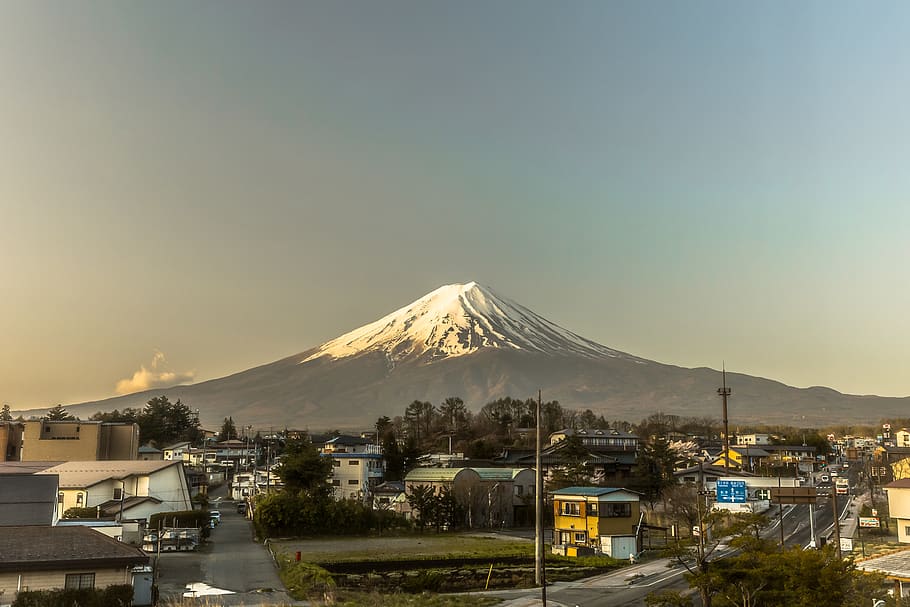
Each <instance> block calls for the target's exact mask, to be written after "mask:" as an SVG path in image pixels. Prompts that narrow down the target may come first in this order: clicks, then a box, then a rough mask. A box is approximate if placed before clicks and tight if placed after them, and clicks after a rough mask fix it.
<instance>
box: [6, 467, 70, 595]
mask: <svg viewBox="0 0 910 607" xmlns="http://www.w3.org/2000/svg"><path fill="white" fill-rule="evenodd" d="M58 483H59V477H58V476H57V475H56V474H47V475H40V476H39V475H35V474H8V473H6V474H4V473H0V527H13V526H22V525H55V524H57V520H58V518H59V517H58V515H57V486H58ZM0 603H2V597H0Z"/></svg>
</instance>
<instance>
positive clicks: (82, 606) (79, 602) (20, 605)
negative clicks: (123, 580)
mask: <svg viewBox="0 0 910 607" xmlns="http://www.w3.org/2000/svg"><path fill="white" fill-rule="evenodd" d="M132 602H133V587H132V586H130V585H129V584H118V585H114V586H108V587H107V588H101V589H94V588H81V589H79V590H75V589H68V590H27V591H25V592H20V593H19V594H18V595H17V596H16V600H15V601H13V607H129V605H130V604H132Z"/></svg>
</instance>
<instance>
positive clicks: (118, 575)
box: [0, 525, 149, 604]
mask: <svg viewBox="0 0 910 607" xmlns="http://www.w3.org/2000/svg"><path fill="white" fill-rule="evenodd" d="M148 562H149V557H148V555H147V554H145V553H144V552H142V551H141V550H139V549H138V548H135V547H133V546H130V545H128V544H124V543H122V542H118V541H117V540H115V539H113V538H110V537H108V536H106V535H103V534H101V533H98V532H97V531H95V530H93V529H90V528H88V527H82V526H73V527H69V526H67V527H51V526H38V525H36V526H22V527H0V603H3V604H10V603H12V602H13V601H15V599H16V596H17V594H18V592H19V591H21V590H25V589H27V590H52V589H56V588H98V589H101V588H106V587H108V586H112V585H115V584H132V583H133V573H132V572H133V568H135V567H139V566H143V565H148Z"/></svg>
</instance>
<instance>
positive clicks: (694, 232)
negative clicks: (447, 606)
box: [0, 0, 910, 408]
mask: <svg viewBox="0 0 910 607" xmlns="http://www.w3.org/2000/svg"><path fill="white" fill-rule="evenodd" d="M908 23H910V5H907V4H906V3H901V2H893V3H886V2H873V3H828V2H802V3H798V4H797V5H793V4H790V3H783V2H764V3H744V2H739V3H730V2H721V1H718V2H677V3H668V2H640V1H635V2H632V1H629V2H606V1H598V2H587V3H586V2H572V3H554V2H524V1H523V2H518V1H511V2H493V3H491V2H429V1H426V0H414V1H413V2H388V1H384V2H374V1H363V2H353V1H351V2H334V1H328V0H327V1H325V2H297V3H295V2H272V3H269V2H255V3H249V2H221V1H219V2H214V1H212V2H192V3H187V2H145V3H124V2H116V1H111V2H81V3H59V2H34V1H31V0H29V1H7V2H3V3H2V4H0V79H2V93H0V287H2V288H0V293H2V296H0V401H3V402H9V403H10V404H11V405H12V406H13V408H25V407H31V406H47V405H49V404H54V403H57V402H64V403H67V402H75V401H79V400H85V399H89V398H98V397H104V396H108V395H113V394H114V393H115V390H116V389H117V385H118V382H121V381H126V382H127V383H126V384H125V385H124V388H123V389H128V388H129V385H130V382H133V383H134V384H135V385H136V386H141V385H155V382H158V381H162V380H166V379H167V378H168V377H172V378H177V379H189V378H191V377H192V378H194V379H195V380H197V381H198V380H202V379H210V378H213V377H219V376H221V375H225V374H227V373H230V372H234V371H238V370H242V369H245V368H248V367H250V366H253V365H257V364H261V363H265V362H269V361H272V360H275V359H277V358H279V357H282V356H285V355H288V354H292V353H294V352H298V351H302V350H305V349H307V348H309V347H312V346H315V345H317V344H318V343H320V342H322V341H324V340H326V339H329V338H332V337H335V336H337V335H339V334H341V333H343V332H345V331H348V330H350V329H352V328H354V327H357V326H360V325H362V324H365V323H367V322H369V321H372V320H375V319H376V318H378V317H380V316H382V315H384V314H386V313H388V312H390V311H392V310H393V309H395V308H397V307H399V306H401V305H403V304H405V303H408V302H409V301H411V300H413V299H416V298H417V297H419V296H421V295H423V294H424V293H426V292H428V291H430V290H432V289H434V288H436V287H438V286H440V285H442V284H447V283H453V282H467V281H470V280H476V281H478V282H480V283H482V284H484V285H487V286H489V287H491V288H493V289H494V290H495V291H497V292H498V293H500V294H502V295H505V296H507V297H510V298H512V299H514V300H516V301H518V302H520V303H522V304H524V305H526V306H528V307H530V308H531V309H533V310H535V311H537V312H538V313H540V314H542V315H544V316H545V317H547V318H549V319H550V320H552V321H554V322H556V323H558V324H560V325H562V326H564V327H566V328H568V329H570V330H573V331H575V332H576V333H579V334H581V335H584V336H586V337H588V338H590V339H593V340H595V341H598V342H600V343H603V344H605V345H607V346H610V347H613V348H617V349H620V350H625V351H627V352H631V353H633V354H636V355H639V356H643V357H646V358H651V359H654V360H659V361H662V362H668V363H673V364H678V365H682V366H702V365H705V366H711V367H714V368H719V367H720V365H721V361H722V360H726V364H727V368H728V369H731V370H734V371H738V372H743V373H749V374H753V375H761V376H765V377H771V378H774V379H778V380H781V381H784V382H786V383H788V384H791V385H796V386H808V385H828V386H831V387H833V388H836V389H838V390H842V391H847V392H854V393H876V394H885V395H908V394H910V374H908V373H907V371H908V368H907V367H908V361H910V320H908V311H910V281H908V280H907V277H906V274H907V270H906V268H907V263H908V260H910V230H908V228H910V204H908V194H910V171H908V170H907V167H906V163H907V158H910V153H908V152H910V150H908V147H910V128H908V126H910V112H908V111H907V108H908V107H910V90H908V86H910V80H908V79H907V74H908V73H910V65H908V63H910V37H908V36H907V35H906V34H907V24H908ZM156 352H160V353H162V354H163V357H162V356H161V355H158V354H156ZM153 357H154V358H153ZM143 369H144V371H143ZM166 372H168V373H173V375H172V376H166V377H162V373H166ZM734 389H735V388H734ZM554 397H557V396H556V395H554ZM705 398H713V396H712V395H710V394H707V395H705Z"/></svg>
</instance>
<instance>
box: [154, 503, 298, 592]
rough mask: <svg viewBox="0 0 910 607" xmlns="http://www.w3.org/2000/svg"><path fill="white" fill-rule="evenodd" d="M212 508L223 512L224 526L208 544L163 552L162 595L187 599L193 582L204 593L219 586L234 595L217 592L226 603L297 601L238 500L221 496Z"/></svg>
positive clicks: (217, 530)
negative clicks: (238, 507)
mask: <svg viewBox="0 0 910 607" xmlns="http://www.w3.org/2000/svg"><path fill="white" fill-rule="evenodd" d="M212 509H213V510H214V509H218V510H220V511H221V524H220V525H218V526H217V527H215V528H214V529H212V530H211V531H212V533H211V535H210V536H209V539H208V542H207V543H206V544H205V545H204V546H203V547H201V548H200V549H199V550H198V551H196V552H165V553H162V554H161V561H160V568H159V577H158V589H159V594H160V597H161V598H162V599H165V598H178V597H182V596H183V594H184V593H185V592H187V589H188V587H190V585H193V588H198V589H199V590H198V593H197V594H198V595H200V596H201V595H204V594H207V593H213V594H215V593H217V590H222V591H225V590H226V591H230V592H232V593H234V594H225V595H220V596H218V602H219V604H222V605H239V604H243V605H246V606H247V607H251V606H253V605H258V604H261V603H264V604H269V605H272V604H275V603H279V604H283V603H287V604H294V602H293V601H292V600H291V599H290V598H289V597H288V595H287V593H286V592H285V591H284V586H283V585H282V584H281V580H280V579H279V578H278V573H277V570H276V568H275V564H274V562H273V561H272V557H271V554H270V553H269V551H268V550H267V549H266V548H265V547H263V546H262V545H261V544H258V543H256V542H255V541H254V540H253V528H252V523H250V522H249V521H248V520H247V519H246V518H244V516H243V515H241V514H237V510H236V507H235V504H234V502H231V501H224V500H221V501H219V502H217V503H213V506H212ZM208 587H211V588H213V589H215V590H208Z"/></svg>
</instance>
